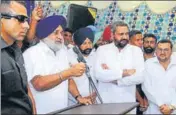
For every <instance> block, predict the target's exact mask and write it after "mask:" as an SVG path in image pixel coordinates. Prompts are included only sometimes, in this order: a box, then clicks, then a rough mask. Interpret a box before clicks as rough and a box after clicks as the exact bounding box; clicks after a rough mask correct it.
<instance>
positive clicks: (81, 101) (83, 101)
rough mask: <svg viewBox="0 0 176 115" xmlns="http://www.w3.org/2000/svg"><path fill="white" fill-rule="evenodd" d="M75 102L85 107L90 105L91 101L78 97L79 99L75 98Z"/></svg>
mask: <svg viewBox="0 0 176 115" xmlns="http://www.w3.org/2000/svg"><path fill="white" fill-rule="evenodd" d="M77 101H78V102H79V103H81V104H85V105H90V104H92V102H91V99H90V98H86V97H81V96H79V97H78V98H77Z"/></svg>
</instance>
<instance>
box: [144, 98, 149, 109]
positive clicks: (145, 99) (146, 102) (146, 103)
mask: <svg viewBox="0 0 176 115" xmlns="http://www.w3.org/2000/svg"><path fill="white" fill-rule="evenodd" d="M148 106H149V103H148V99H147V98H146V97H144V107H145V108H147V107H148Z"/></svg>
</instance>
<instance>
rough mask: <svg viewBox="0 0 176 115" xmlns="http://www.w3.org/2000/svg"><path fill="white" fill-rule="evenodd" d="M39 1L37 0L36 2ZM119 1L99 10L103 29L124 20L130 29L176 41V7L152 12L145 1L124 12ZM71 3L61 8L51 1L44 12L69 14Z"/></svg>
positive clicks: (90, 2) (100, 28)
mask: <svg viewBox="0 0 176 115" xmlns="http://www.w3.org/2000/svg"><path fill="white" fill-rule="evenodd" d="M92 2H93V1H92V0H88V2H87V4H86V6H89V7H90V6H92ZM36 3H37V2H36ZM117 4H118V2H116V1H113V2H112V3H111V4H110V5H109V6H107V8H105V9H101V10H98V11H97V15H96V20H95V26H96V27H97V29H98V30H103V29H104V27H105V26H106V25H108V24H109V23H111V22H112V21H119V20H123V21H124V22H126V23H128V24H129V27H130V29H137V30H140V31H141V32H142V33H146V32H151V33H154V34H156V35H157V38H158V39H163V38H170V39H171V40H172V41H174V42H176V16H175V12H176V7H174V8H173V9H172V10H171V11H169V12H167V13H165V14H161V15H158V14H155V13H152V12H151V10H150V9H149V8H148V6H147V4H146V3H145V2H143V3H141V4H140V5H139V6H138V7H137V8H136V9H135V10H133V11H129V12H123V11H121V10H120V8H119V7H118V5H117ZM69 5H70V3H69V2H66V3H65V4H63V5H61V6H60V7H59V8H56V9H55V8H52V6H51V3H50V1H45V2H44V4H42V6H43V9H44V14H46V15H47V16H49V15H63V16H65V17H66V16H67V10H68V7H69Z"/></svg>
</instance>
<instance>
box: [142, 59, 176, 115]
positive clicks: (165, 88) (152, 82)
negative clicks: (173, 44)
mask: <svg viewBox="0 0 176 115" xmlns="http://www.w3.org/2000/svg"><path fill="white" fill-rule="evenodd" d="M175 72H176V57H175V56H172V57H171V62H170V64H169V66H168V68H167V70H164V68H163V67H162V66H161V64H160V63H159V61H158V59H157V57H155V58H152V59H149V60H147V61H146V63H145V71H144V74H143V75H144V79H143V80H144V81H143V84H142V89H143V91H144V93H145V95H146V96H147V98H148V100H149V107H148V109H147V111H146V114H161V112H160V110H159V106H161V105H163V104H168V105H170V104H172V105H174V106H176V87H175V86H174V85H173V84H175V83H176V74H175ZM172 114H176V111H174V113H172Z"/></svg>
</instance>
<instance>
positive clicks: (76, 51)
mask: <svg viewBox="0 0 176 115" xmlns="http://www.w3.org/2000/svg"><path fill="white" fill-rule="evenodd" d="M73 51H74V52H75V53H76V54H77V56H78V58H77V60H78V62H83V63H85V65H86V76H87V77H88V80H89V83H90V85H91V87H92V88H93V89H94V90H95V92H96V94H97V97H98V98H99V100H100V103H101V104H102V103H103V100H102V98H101V96H100V94H99V92H98V90H97V88H96V86H95V84H94V82H93V80H92V78H91V75H90V69H89V66H88V65H87V64H86V60H85V59H84V57H83V55H82V53H81V52H80V50H79V49H78V47H77V46H75V47H74V48H73Z"/></svg>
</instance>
